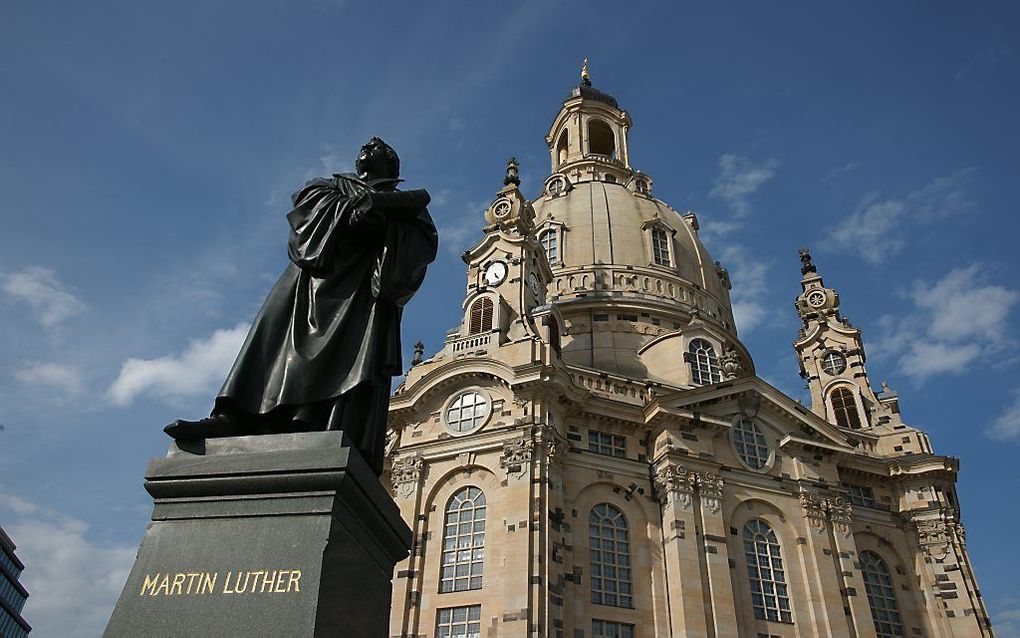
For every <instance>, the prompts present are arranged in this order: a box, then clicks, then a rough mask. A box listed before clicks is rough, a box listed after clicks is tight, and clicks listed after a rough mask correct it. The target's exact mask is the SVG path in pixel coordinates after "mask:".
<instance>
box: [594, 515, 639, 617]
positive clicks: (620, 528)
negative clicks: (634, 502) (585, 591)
mask: <svg viewBox="0 0 1020 638" xmlns="http://www.w3.org/2000/svg"><path fill="white" fill-rule="evenodd" d="M588 540H589V552H590V555H591V601H592V602H593V603H597V604H599V605H613V606H614V607H633V606H634V594H633V592H632V591H631V576H630V539H629V537H628V535H627V519H626V518H624V516H623V512H621V511H620V510H618V509H617V508H615V507H613V506H612V505H610V504H609V503H601V504H599V505H596V506H595V507H593V508H592V510H591V514H590V515H589V516H588Z"/></svg>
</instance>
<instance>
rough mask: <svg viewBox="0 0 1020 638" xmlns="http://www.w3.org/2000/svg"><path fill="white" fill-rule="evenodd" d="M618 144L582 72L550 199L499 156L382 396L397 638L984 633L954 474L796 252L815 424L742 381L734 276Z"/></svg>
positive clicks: (808, 411) (553, 137)
mask: <svg viewBox="0 0 1020 638" xmlns="http://www.w3.org/2000/svg"><path fill="white" fill-rule="evenodd" d="M631 125H632V121H631V116H630V114H629V113H628V112H627V111H625V110H623V109H622V108H620V105H619V104H618V103H617V100H616V99H615V98H614V97H613V96H611V95H608V94H606V93H604V92H602V91H599V90H597V89H596V88H594V87H593V86H592V84H591V81H590V79H589V77H588V74H587V70H585V71H584V72H583V73H582V80H581V83H580V84H579V85H578V86H577V87H576V88H574V89H573V91H572V92H571V93H570V95H569V97H568V98H567V99H566V101H564V102H563V106H562V108H561V109H560V111H559V113H558V114H557V115H556V117H555V119H554V120H553V122H552V126H551V127H550V129H549V133H548V135H547V137H546V142H547V144H548V147H549V154H550V160H551V174H550V175H549V177H548V178H547V179H546V180H545V183H544V186H543V187H542V192H541V193H540V194H539V195H538V197H536V198H534V199H529V198H528V197H526V196H525V195H524V194H523V193H522V192H521V191H520V189H519V186H520V180H519V178H518V177H517V167H516V163H515V162H514V161H513V160H511V163H510V164H509V165H508V170H507V177H506V179H505V180H504V184H505V185H504V187H503V188H501V189H499V190H498V191H497V192H496V193H495V197H494V198H493V201H492V204H491V205H490V206H489V208H488V210H487V211H486V212H485V215H484V225H483V226H482V227H481V228H480V233H479V234H480V241H479V242H478V243H477V245H475V247H474V248H472V249H470V250H469V251H467V252H466V253H464V255H463V259H464V262H465V263H466V265H467V286H466V288H465V295H464V301H463V313H462V318H461V322H460V325H459V326H458V327H457V328H455V329H453V330H452V331H451V332H449V333H448V334H447V335H446V339H445V342H444V345H443V347H442V349H441V350H440V351H439V352H437V353H436V354H434V355H432V356H431V357H430V358H423V356H422V355H423V354H424V353H423V351H422V350H421V348H420V347H419V348H418V351H417V352H416V356H415V359H414V362H413V364H412V366H411V368H410V370H409V371H408V373H407V375H406V378H405V380H404V382H403V384H401V385H400V386H399V388H398V389H397V390H396V393H395V394H394V396H393V398H392V400H391V404H390V413H389V427H390V430H391V432H390V437H389V441H388V449H387V469H386V472H385V474H384V480H388V481H389V483H390V484H391V485H392V490H393V496H394V498H395V500H396V502H397V505H398V506H399V507H400V510H401V514H402V516H403V518H404V521H405V522H406V523H407V525H408V526H409V527H410V528H411V529H412V530H413V533H414V541H413V546H412V549H411V554H410V556H409V557H408V558H407V559H406V560H404V561H402V562H400V563H398V565H397V568H396V570H395V572H394V584H393V601H392V608H391V617H390V635H391V636H393V637H398V636H399V637H407V638H411V637H426V636H435V637H437V638H439V637H447V636H461V637H465V638H467V637H475V638H479V637H482V636H485V637H497V636H499V637H506V636H519V637H522V638H523V637H527V636H550V637H554V638H563V637H567V638H585V637H591V638H604V637H615V638H635V637H638V638H658V637H680V636H718V637H731V636H732V637H737V636H740V637H745V636H746V637H751V638H771V637H776V636H783V637H787V636H862V637H864V636H867V637H882V638H884V637H888V636H990V635H991V629H990V623H989V620H988V613H987V611H986V609H985V604H984V602H983V600H982V598H981V594H980V591H979V589H978V586H977V581H976V579H975V575H974V572H973V569H972V567H971V562H970V559H969V557H968V554H967V547H966V538H965V535H964V528H963V525H961V523H960V505H959V503H958V501H957V495H956V488H955V484H956V476H957V471H958V468H959V464H958V461H957V459H955V458H953V457H949V456H942V455H939V454H936V453H935V452H934V451H933V448H932V445H931V443H930V441H929V439H928V436H927V435H926V434H925V433H924V432H923V431H922V430H921V429H919V428H916V427H914V426H911V425H908V424H906V423H904V422H903V420H902V419H901V416H900V408H899V400H898V397H897V395H896V394H894V393H893V392H892V391H890V390H889V388H888V387H887V386H885V385H884V384H883V387H882V389H881V391H876V390H875V389H874V388H873V386H872V384H871V382H870V380H869V378H868V374H867V371H866V367H865V360H866V358H865V350H864V342H863V339H862V335H861V331H860V329H858V328H857V327H855V326H854V325H853V324H852V323H851V322H850V321H849V320H848V319H847V318H846V317H845V316H844V315H843V314H842V313H841V312H840V298H839V295H838V293H837V292H836V290H835V289H833V288H830V287H828V286H826V284H825V282H824V281H823V279H822V276H821V274H820V273H819V271H818V269H817V268H816V266H815V264H814V263H813V262H812V260H811V256H810V254H808V252H807V251H806V250H805V251H802V252H801V256H800V258H801V272H802V274H803V277H802V279H801V287H802V289H803V292H802V293H801V294H800V295H799V296H798V297H797V298H796V312H797V313H798V315H799V316H800V319H801V321H802V327H801V328H800V330H799V332H798V334H797V335H795V336H796V340H795V341H794V343H793V347H794V349H795V350H796V352H797V355H798V358H799V361H800V374H801V376H802V377H803V378H804V379H805V381H806V382H807V384H808V387H809V388H810V394H811V404H810V406H805V405H802V404H801V403H800V402H799V401H797V400H794V399H792V398H790V397H788V396H786V395H785V394H783V393H782V392H780V391H779V390H777V389H776V388H774V387H772V386H771V385H769V384H768V383H766V382H765V381H763V380H762V379H760V378H759V377H758V376H757V375H756V374H755V366H754V361H753V360H752V358H751V355H750V353H749V352H748V350H747V349H746V348H745V347H744V345H743V344H742V343H741V341H740V338H739V337H738V333H737V326H736V325H735V324H734V319H733V310H732V307H731V302H730V292H729V291H730V279H729V276H728V274H727V272H726V270H725V269H724V268H723V267H721V266H720V265H719V263H718V262H715V261H713V260H712V258H711V257H710V256H709V254H708V252H707V251H706V249H705V247H704V245H703V244H702V242H701V240H700V239H699V238H698V219H697V217H696V215H695V214H694V213H691V212H688V213H681V212H678V211H677V210H676V209H674V208H672V207H671V206H670V205H669V204H667V203H666V202H663V201H661V200H659V199H656V197H655V196H654V194H653V188H652V186H653V179H652V177H651V176H650V175H647V174H645V173H643V172H641V171H637V170H634V169H633V168H631V166H632V164H631V158H630V152H629V149H628V144H627V135H628V132H629V130H630V127H631ZM480 222H481V220H480ZM791 261H793V260H791ZM794 263H795V262H794ZM791 336H794V335H791Z"/></svg>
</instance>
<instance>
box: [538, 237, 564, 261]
mask: <svg viewBox="0 0 1020 638" xmlns="http://www.w3.org/2000/svg"><path fill="white" fill-rule="evenodd" d="M538 243H539V244H541V245H542V250H544V251H545V258H546V259H548V260H549V264H550V265H552V264H555V263H556V262H558V261H559V259H560V242H559V236H558V234H557V230H556V229H555V228H547V229H545V230H543V231H542V233H541V234H540V235H539V236H538Z"/></svg>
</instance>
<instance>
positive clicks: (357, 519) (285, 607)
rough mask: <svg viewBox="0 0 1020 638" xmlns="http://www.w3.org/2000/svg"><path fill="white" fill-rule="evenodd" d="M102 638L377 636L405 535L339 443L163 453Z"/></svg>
mask: <svg viewBox="0 0 1020 638" xmlns="http://www.w3.org/2000/svg"><path fill="white" fill-rule="evenodd" d="M145 489H146V490H147V491H148V492H149V494H151V495H152V497H153V500H154V502H155V508H154V510H153V513H152V523H150V524H149V527H148V529H147V531H146V533H145V537H144V539H143V540H142V544H141V547H140V548H139V550H138V557H137V559H136V560H135V564H134V567H133V568H132V570H131V574H130V576H128V580H127V584H126V585H125V586H124V591H123V592H122V593H121V596H120V600H119V601H118V602H117V606H116V608H115V609H114V611H113V616H112V617H111V618H110V622H109V624H108V625H107V627H106V632H105V634H104V635H105V636H110V637H114V636H131V637H137V636H216V635H224V636H226V635H248V636H316V637H318V636H345V637H351V638H354V637H361V636H365V637H372V638H377V637H383V636H386V634H387V629H388V623H389V609H390V594H391V579H392V575H393V566H394V565H395V564H396V562H397V561H399V560H402V559H404V558H406V557H407V554H408V549H409V547H410V544H411V531H410V530H409V529H408V528H407V526H406V525H405V524H404V522H403V521H402V520H401V518H400V513H399V510H398V509H397V507H396V505H395V504H394V503H393V500H392V499H391V498H390V495H389V494H388V493H387V492H386V490H385V489H383V487H382V485H381V484H380V483H379V479H378V478H377V477H376V476H375V475H374V474H373V473H372V471H371V470H370V469H369V467H368V466H367V465H366V464H365V462H364V461H363V460H362V459H361V456H360V455H359V454H358V452H357V450H355V449H353V448H351V447H348V446H347V444H346V441H345V440H344V439H343V436H342V433H341V432H310V433H299V434H276V435H263V436H248V437H232V438H222V439H207V440H205V441H200V442H197V443H196V444H195V445H194V446H193V447H192V446H185V445H183V444H177V443H174V444H172V445H171V448H170V452H169V454H168V455H167V457H166V458H162V459H154V460H153V461H152V462H151V463H150V464H149V467H148V470H147V471H146V476H145Z"/></svg>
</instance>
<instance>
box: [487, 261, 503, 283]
mask: <svg viewBox="0 0 1020 638" xmlns="http://www.w3.org/2000/svg"><path fill="white" fill-rule="evenodd" d="M504 279H506V264H505V263H503V262H501V261H494V262H492V263H491V264H489V265H488V267H486V269H485V283H487V284H489V285H490V286H498V285H500V284H501V283H503V280H504Z"/></svg>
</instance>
